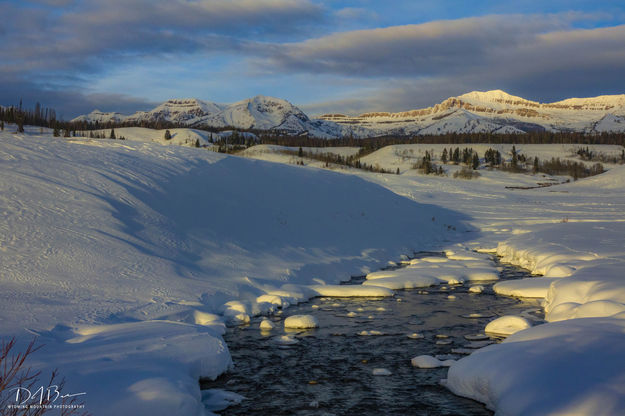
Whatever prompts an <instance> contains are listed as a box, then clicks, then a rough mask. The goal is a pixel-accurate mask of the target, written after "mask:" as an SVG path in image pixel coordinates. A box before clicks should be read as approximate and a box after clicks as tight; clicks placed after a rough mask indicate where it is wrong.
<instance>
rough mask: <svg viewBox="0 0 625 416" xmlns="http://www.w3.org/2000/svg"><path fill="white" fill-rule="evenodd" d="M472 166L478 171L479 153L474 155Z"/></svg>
mask: <svg viewBox="0 0 625 416" xmlns="http://www.w3.org/2000/svg"><path fill="white" fill-rule="evenodd" d="M471 166H472V167H473V170H476V169H477V168H478V167H479V166H480V158H479V156H478V155H477V153H473V160H472V163H471Z"/></svg>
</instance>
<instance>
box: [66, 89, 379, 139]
mask: <svg viewBox="0 0 625 416" xmlns="http://www.w3.org/2000/svg"><path fill="white" fill-rule="evenodd" d="M72 121H91V122H96V121H97V122H99V123H106V122H115V123H119V122H128V123H137V124H141V123H155V122H171V123H175V124H178V125H184V126H188V127H193V128H226V127H233V128H236V129H240V130H265V131H273V132H279V133H284V134H289V135H304V134H308V135H310V136H314V137H321V138H332V137H341V136H345V135H349V134H354V135H357V136H359V137H364V136H368V135H370V134H369V132H368V131H367V130H366V129H363V128H360V127H354V128H352V127H347V126H343V125H340V124H337V123H334V122H331V121H326V120H311V119H310V118H308V116H307V115H306V114H304V112H303V111H302V110H300V109H299V108H297V107H295V106H294V105H293V104H291V103H290V102H288V101H286V100H283V99H280V98H273V97H266V96H262V95H259V96H256V97H253V98H248V99H246V100H243V101H239V102H236V103H234V104H229V105H224V104H216V103H213V102H209V101H202V100H198V99H172V100H168V101H166V102H164V103H163V104H161V105H159V106H158V107H156V108H154V109H153V110H151V111H140V112H137V113H135V114H132V115H129V116H124V115H121V114H119V113H102V112H100V111H94V112H92V113H90V114H87V115H83V116H80V117H76V118H75V119H74V120H72Z"/></svg>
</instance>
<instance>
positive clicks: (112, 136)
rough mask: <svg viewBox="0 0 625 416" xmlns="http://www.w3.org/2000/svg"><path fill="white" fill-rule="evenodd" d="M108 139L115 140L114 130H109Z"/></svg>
mask: <svg viewBox="0 0 625 416" xmlns="http://www.w3.org/2000/svg"><path fill="white" fill-rule="evenodd" d="M109 139H115V129H111V135H110V136H109Z"/></svg>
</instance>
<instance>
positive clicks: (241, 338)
mask: <svg viewBox="0 0 625 416" xmlns="http://www.w3.org/2000/svg"><path fill="white" fill-rule="evenodd" d="M502 266H503V268H504V270H503V272H502V279H510V278H519V277H527V276H528V273H527V272H526V271H522V270H519V269H516V268H513V267H510V266H506V265H502ZM361 280H362V279H361ZM351 283H352V284H353V283H358V279H353V280H352V282H351ZM481 284H483V285H485V286H486V289H485V291H484V292H483V293H481V294H472V293H468V287H469V285H468V284H465V285H463V286H462V285H457V286H447V287H446V288H445V287H431V288H427V289H426V290H425V292H426V293H424V291H421V290H411V291H398V292H397V295H396V296H395V297H394V298H384V299H371V298H369V299H363V298H352V299H340V298H318V299H313V300H311V301H310V302H307V303H304V304H301V305H299V306H292V307H290V308H288V309H286V310H285V311H284V314H283V315H282V316H274V317H271V318H270V319H272V320H273V321H275V324H276V328H275V329H274V330H273V331H271V332H269V333H261V331H260V330H259V329H258V325H259V322H260V320H261V319H262V318H257V319H255V320H253V321H252V323H251V324H250V325H248V326H244V327H237V328H232V329H230V330H228V332H227V333H226V335H225V336H224V338H225V339H226V341H227V343H228V346H229V348H230V352H231V354H232V358H233V361H234V363H235V368H234V369H233V370H231V371H230V372H229V373H227V374H225V375H223V376H221V377H220V378H219V379H217V380H216V381H210V382H209V381H206V382H202V388H204V389H210V388H221V389H226V390H230V391H234V392H236V393H239V394H241V395H243V396H245V397H246V398H247V399H246V400H244V401H243V402H242V403H240V404H238V405H235V406H232V407H230V408H228V409H226V410H224V411H222V412H220V414H221V415H262V414H273V415H380V414H416V415H490V414H492V413H491V412H490V411H488V410H487V409H486V408H485V407H484V406H483V405H481V404H480V403H477V402H474V401H472V400H468V399H464V398H461V397H457V396H454V395H453V394H451V393H450V392H449V391H448V390H446V389H445V388H444V387H441V386H440V384H439V382H440V380H441V379H443V378H445V377H446V374H447V369H446V368H439V369H430V370H422V369H417V368H414V367H412V366H411V364H410V359H411V358H412V357H414V356H417V355H422V354H428V355H435V356H436V355H445V356H446V355H449V354H452V350H458V349H462V348H466V347H470V346H471V345H473V346H479V345H483V344H484V341H476V340H472V341H471V340H467V339H466V338H465V335H475V334H476V333H480V332H481V331H483V329H484V327H485V326H486V323H488V322H489V321H490V320H492V319H493V318H492V316H500V315H505V314H523V315H524V316H527V317H529V318H531V319H536V320H540V319H541V317H540V315H539V314H540V312H539V310H540V308H539V305H538V302H537V301H520V300H517V299H512V298H505V297H498V296H495V295H494V294H493V292H492V289H491V286H490V284H488V283H487V284H484V283H481ZM450 294H453V296H454V297H455V299H450V298H449V295H450ZM350 312H351V313H350ZM469 313H477V314H480V315H481V316H482V317H480V318H468V317H467V316H468V314H469ZM296 314H313V315H315V316H316V317H317V319H318V320H319V328H318V329H315V330H312V331H302V332H297V333H295V334H296V335H295V339H296V340H297V341H298V342H297V343H295V344H291V345H284V344H282V343H280V342H279V340H278V339H279V338H280V337H281V336H282V335H284V334H285V332H284V329H283V325H282V321H283V319H284V318H285V317H286V316H290V315H296ZM348 314H349V315H350V316H348ZM362 331H374V333H375V331H378V332H380V333H382V334H383V335H369V336H364V335H360V334H361V333H362ZM410 334H420V335H423V338H416V339H415V338H414V337H413V338H411V337H409V336H408V335H410ZM468 338H470V339H471V338H472V337H470V336H469V337H468ZM474 338H476V339H479V338H480V337H474ZM495 341H496V340H495ZM471 343H473V344H471ZM477 343H481V344H477ZM452 355H453V357H440V358H444V359H447V358H460V357H462V355H461V354H452ZM375 368H385V369H387V370H389V371H390V372H391V373H392V374H391V375H389V376H374V375H373V374H372V372H373V369H375Z"/></svg>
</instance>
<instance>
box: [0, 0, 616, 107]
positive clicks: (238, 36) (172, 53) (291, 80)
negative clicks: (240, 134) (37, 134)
mask: <svg viewBox="0 0 625 416" xmlns="http://www.w3.org/2000/svg"><path fill="white" fill-rule="evenodd" d="M0 16H3V18H2V21H1V22H0V40H1V41H2V45H3V47H2V48H0V80H1V81H0V104H3V105H11V104H15V103H17V102H18V101H19V99H20V98H22V99H23V100H24V102H25V104H27V105H30V104H32V103H34V102H35V101H40V102H41V103H42V104H44V105H46V106H51V107H54V108H57V111H58V112H59V113H60V114H61V115H63V116H64V117H65V118H71V117H74V116H76V115H78V114H81V113H86V112H89V111H91V110H93V109H94V108H98V109H100V110H103V111H120V112H124V113H130V112H134V111H136V110H146V109H149V108H151V107H153V106H154V105H155V104H156V103H159V102H161V101H164V100H166V99H169V98H186V97H196V98H200V99H204V100H210V101H216V102H222V103H228V102H235V101H238V100H241V99H244V98H248V97H251V96H254V95H258V94H262V95H270V96H276V97H280V98H285V99H287V100H289V101H291V102H292V103H294V104H296V105H298V106H300V107H301V108H302V109H303V110H304V111H306V112H308V113H309V114H311V115H315V114H321V113H324V112H330V111H332V112H344V113H351V114H357V113H360V112H364V111H377V110H387V111H401V110H408V109H412V108H418V107H424V106H429V105H432V104H435V103H437V102H440V101H441V100H443V99H445V98H447V97H449V96H454V95H460V94H462V93H465V92H468V91H471V90H489V89H503V90H505V91H507V92H509V93H511V94H514V95H520V96H522V97H525V98H529V99H534V100H539V101H555V100H559V99H563V98H568V97H573V96H594V95H601V94H621V93H625V77H623V76H622V74H623V73H625V5H623V2H622V1H620V2H618V1H585V0H569V1H561V0H550V1H533V0H518V1H514V2H505V1H479V0H476V1H471V2H469V1H461V0H438V1H436V0H427V1H419V0H413V1H385V2H381V1H367V0H353V1H332V0H327V1H315V0H37V1H35V0H30V1H29V0H19V1H4V2H1V3H0Z"/></svg>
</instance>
